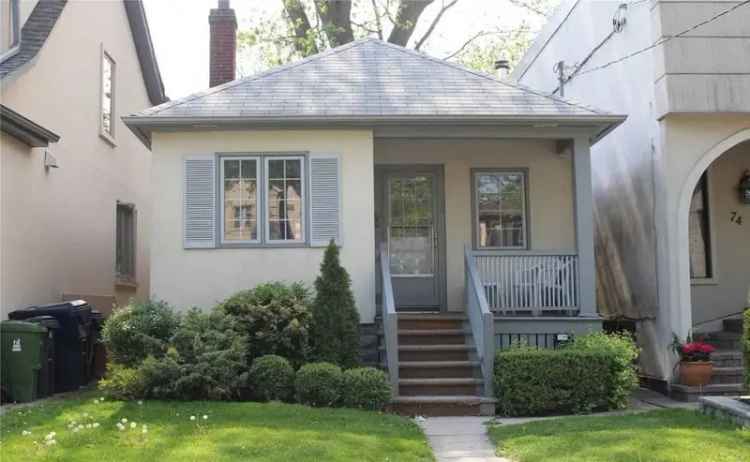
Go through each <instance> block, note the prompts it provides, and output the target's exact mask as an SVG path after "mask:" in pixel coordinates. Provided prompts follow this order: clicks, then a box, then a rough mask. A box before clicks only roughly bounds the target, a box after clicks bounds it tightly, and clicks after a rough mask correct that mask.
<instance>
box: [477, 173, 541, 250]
mask: <svg viewBox="0 0 750 462" xmlns="http://www.w3.org/2000/svg"><path fill="white" fill-rule="evenodd" d="M473 189H474V192H473V194H474V233H475V245H476V246H477V248H480V249H525V248H527V246H528V243H527V237H526V228H527V224H526V223H527V218H526V173H525V172H523V171H492V170H486V171H477V172H474V175H473Z"/></svg>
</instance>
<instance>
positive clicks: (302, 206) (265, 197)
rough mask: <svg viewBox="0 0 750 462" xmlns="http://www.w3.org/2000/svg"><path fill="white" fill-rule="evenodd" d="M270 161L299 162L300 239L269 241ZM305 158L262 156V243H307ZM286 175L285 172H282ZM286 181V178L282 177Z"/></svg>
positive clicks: (301, 156) (283, 244)
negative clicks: (263, 232)
mask: <svg viewBox="0 0 750 462" xmlns="http://www.w3.org/2000/svg"><path fill="white" fill-rule="evenodd" d="M271 160H299V163H300V172H299V176H300V211H301V213H300V221H301V228H302V230H301V233H302V237H301V238H300V239H295V240H289V239H271V238H270V236H271V220H270V217H269V207H268V186H269V184H270V183H269V181H270V179H269V175H268V171H269V168H268V162H269V161H271ZM305 163H306V157H305V156H303V155H286V154H284V155H264V156H263V199H262V200H263V222H264V223H263V226H264V230H265V234H264V236H263V243H264V244H270V245H282V246H285V245H294V244H306V243H307V232H306V230H305V228H306V227H307V223H308V220H307V181H306V178H305V175H306V174H307V169H306V168H305ZM284 174H285V175H286V172H284ZM284 178H285V180H286V176H285V177H284Z"/></svg>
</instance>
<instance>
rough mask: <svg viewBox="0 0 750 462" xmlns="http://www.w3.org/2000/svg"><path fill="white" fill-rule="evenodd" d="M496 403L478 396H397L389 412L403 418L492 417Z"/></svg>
mask: <svg viewBox="0 0 750 462" xmlns="http://www.w3.org/2000/svg"><path fill="white" fill-rule="evenodd" d="M496 403H497V400H495V399H492V398H483V397H481V396H478V395H452V396H399V397H398V398H396V399H394V400H393V401H392V402H391V405H390V410H391V411H393V412H396V413H398V414H401V415H405V416H417V415H420V416H428V417H439V416H494V415H495V404H496Z"/></svg>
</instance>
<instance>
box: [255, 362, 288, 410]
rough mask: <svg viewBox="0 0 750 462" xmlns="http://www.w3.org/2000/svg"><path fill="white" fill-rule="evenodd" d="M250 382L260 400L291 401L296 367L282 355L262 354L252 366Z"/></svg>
mask: <svg viewBox="0 0 750 462" xmlns="http://www.w3.org/2000/svg"><path fill="white" fill-rule="evenodd" d="M250 384H251V386H252V388H253V395H254V396H255V397H256V398H258V399H260V400H263V401H289V400H290V399H291V398H292V396H293V395H294V369H292V366H291V364H289V361H287V360H286V359H285V358H282V357H281V356H277V355H265V356H261V357H260V358H258V359H256V360H255V361H253V365H252V366H251V367H250Z"/></svg>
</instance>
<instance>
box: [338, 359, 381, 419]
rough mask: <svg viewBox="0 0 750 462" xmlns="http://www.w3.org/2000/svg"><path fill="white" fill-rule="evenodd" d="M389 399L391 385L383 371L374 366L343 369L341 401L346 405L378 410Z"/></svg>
mask: <svg viewBox="0 0 750 462" xmlns="http://www.w3.org/2000/svg"><path fill="white" fill-rule="evenodd" d="M390 400H391V387H390V384H389V383H388V377H387V376H386V375H385V372H383V371H381V370H379V369H375V368H374V367H360V368H356V369H349V370H347V371H344V375H343V379H342V386H341V403H342V404H343V405H344V406H347V407H354V408H361V409H369V410H372V411H380V410H382V409H383V408H385V406H386V405H387V404H388V402H389V401H390Z"/></svg>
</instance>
